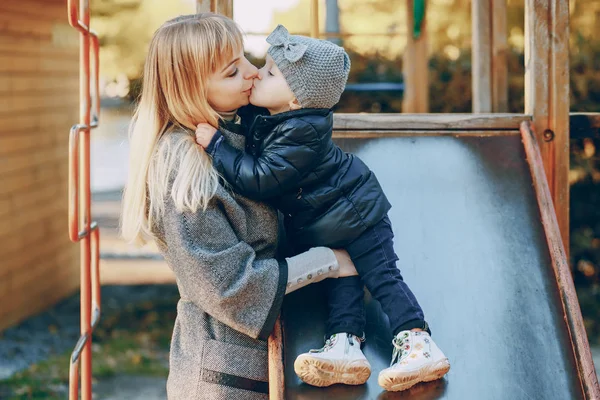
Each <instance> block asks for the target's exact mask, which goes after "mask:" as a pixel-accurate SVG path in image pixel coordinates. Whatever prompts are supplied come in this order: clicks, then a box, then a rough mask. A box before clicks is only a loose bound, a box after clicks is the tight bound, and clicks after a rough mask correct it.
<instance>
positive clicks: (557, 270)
mask: <svg viewBox="0 0 600 400" xmlns="http://www.w3.org/2000/svg"><path fill="white" fill-rule="evenodd" d="M521 137H522V138H523V145H524V147H525V154H526V155H527V162H528V164H529V169H530V171H531V178H532V179H533V186H534V188H535V194H536V197H537V201H538V205H539V207H540V214H541V219H542V225H543V226H544V232H545V234H546V241H547V243H548V249H549V251H550V258H551V259H552V270H553V272H554V277H555V280H556V283H557V289H558V292H559V294H560V298H561V301H562V305H563V312H564V317H565V319H566V321H567V327H568V329H569V334H570V336H571V343H572V345H573V353H574V355H575V363H576V365H577V369H578V375H579V378H580V379H581V384H582V387H583V392H584V393H585V395H586V398H587V399H598V398H600V386H598V378H597V376H596V371H595V369H594V362H593V361H592V353H591V351H590V345H589V342H588V339H587V335H586V332H585V326H584V324H583V317H582V316H581V309H580V307H579V302H578V300H577V293H576V291H575V286H574V284H573V278H572V276H571V269H570V267H569V263H568V261H567V252H566V251H565V246H564V244H563V241H562V238H561V232H560V228H559V225H558V220H557V218H556V213H555V210H554V205H553V201H552V195H551V193H550V189H549V187H548V180H547V179H546V174H545V172H544V162H543V160H542V156H541V153H540V149H539V146H538V143H537V140H536V135H535V133H534V132H533V131H532V130H531V126H530V123H529V122H524V123H523V124H522V126H521Z"/></svg>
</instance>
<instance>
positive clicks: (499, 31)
mask: <svg viewBox="0 0 600 400" xmlns="http://www.w3.org/2000/svg"><path fill="white" fill-rule="evenodd" d="M491 1H492V7H491V13H492V14H491V16H490V20H491V21H492V112H497V113H498V112H508V59H507V56H508V34H507V28H506V24H507V16H506V2H507V0H491Z"/></svg>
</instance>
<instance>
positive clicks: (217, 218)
mask: <svg viewBox="0 0 600 400" xmlns="http://www.w3.org/2000/svg"><path fill="white" fill-rule="evenodd" d="M256 74H257V70H256V68H255V67H254V66H252V65H251V64H250V63H249V62H248V60H247V59H246V58H245V57H244V54H243V42H242V35H241V33H240V30H239V28H238V27H237V26H236V24H235V23H234V22H233V21H231V20H230V19H228V18H226V17H223V16H219V15H214V14H199V15H189V16H183V17H179V18H176V19H174V20H171V21H168V22H167V23H165V24H164V25H163V26H162V27H160V28H159V29H158V30H157V32H156V33H155V34H154V37H153V39H152V41H151V43H150V49H149V52H148V56H147V59H146V64H145V68H144V78H143V89H142V94H141V97H140V101H139V105H138V108H137V110H136V112H135V115H134V119H133V123H132V127H131V130H130V139H131V153H130V162H129V177H128V183H127V187H126V189H125V194H124V198H123V216H122V233H123V236H124V238H126V239H128V240H130V241H133V242H136V243H140V244H143V243H144V242H146V241H147V240H151V239H154V240H156V242H157V243H158V245H159V248H160V250H161V252H162V253H163V255H164V257H165V259H166V261H167V263H168V264H169V266H170V267H171V268H172V269H173V271H174V273H175V277H176V280H177V285H178V288H179V291H180V294H181V300H180V301H179V304H178V307H177V311H178V313H177V319H176V321H175V328H174V332H173V338H172V342H171V354H170V372H169V378H168V381H167V394H168V397H169V399H199V398H202V399H267V398H268V394H267V388H268V385H267V377H268V371H267V342H266V340H267V338H268V336H269V334H270V332H271V330H272V328H273V324H274V322H275V319H276V318H277V315H278V314H279V311H280V308H281V303H282V301H283V296H284V295H285V293H286V292H287V293H289V292H290V291H292V290H295V289H297V288H299V287H302V286H304V285H306V284H309V283H312V282H316V281H319V280H322V279H325V278H327V277H338V276H350V275H355V274H356V270H355V269H354V266H353V265H352V263H351V262H350V261H349V258H348V255H347V253H345V252H338V251H336V252H334V251H332V250H331V249H328V248H324V247H318V248H313V249H310V250H309V251H307V252H306V253H302V254H299V255H297V256H295V257H291V258H287V259H285V260H279V261H278V260H276V259H275V258H274V257H275V255H276V249H277V231H278V224H277V215H276V213H275V211H274V210H273V209H272V208H270V207H269V206H267V205H265V204H261V203H257V202H254V201H251V200H249V199H246V198H244V197H242V196H240V195H235V194H233V192H232V191H230V190H229V189H228V188H227V187H226V186H225V184H224V182H223V181H222V180H221V179H220V178H219V175H218V174H217V172H216V171H215V170H214V169H213V167H212V163H211V160H210V158H209V156H208V155H207V154H206V153H204V151H203V150H202V149H201V148H200V147H199V146H197V145H196V143H195V137H194V130H195V127H196V125H197V124H198V123H200V122H208V123H210V124H212V125H213V126H216V125H217V124H220V127H221V131H222V132H223V134H224V137H225V140H227V141H228V143H229V144H231V145H232V146H235V147H237V148H240V149H242V148H244V145H245V136H244V125H242V124H240V123H239V122H240V118H239V117H238V116H237V110H238V109H239V108H240V107H243V106H245V105H247V104H248V98H249V96H250V93H251V89H252V79H253V78H254V77H255V76H256ZM242 122H243V121H242Z"/></svg>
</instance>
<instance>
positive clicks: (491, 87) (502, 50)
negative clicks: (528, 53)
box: [471, 0, 508, 113]
mask: <svg viewBox="0 0 600 400" xmlns="http://www.w3.org/2000/svg"><path fill="white" fill-rule="evenodd" d="M471 10H472V32H473V34H472V36H473V51H472V53H471V60H472V61H471V64H472V65H473V72H472V82H473V85H472V92H473V100H472V109H473V112H474V113H489V112H507V111H508V67H507V64H506V63H507V60H506V51H507V38H506V0H473V1H472V2H471Z"/></svg>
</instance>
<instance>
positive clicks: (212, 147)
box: [204, 131, 223, 157]
mask: <svg viewBox="0 0 600 400" xmlns="http://www.w3.org/2000/svg"><path fill="white" fill-rule="evenodd" d="M222 141H223V134H222V133H221V131H216V132H215V134H214V135H213V137H212V139H211V140H210V143H209V144H208V147H206V149H204V151H206V152H207V153H208V154H210V156H211V157H214V155H215V152H216V151H217V148H218V147H219V145H220V144H221V142H222Z"/></svg>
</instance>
